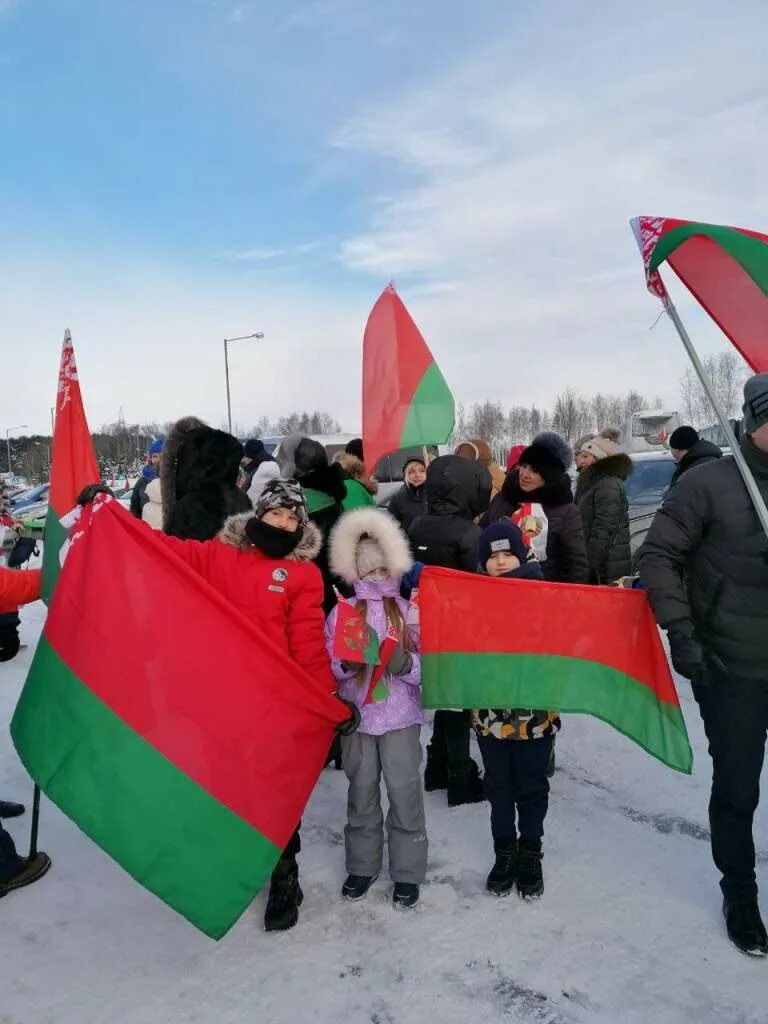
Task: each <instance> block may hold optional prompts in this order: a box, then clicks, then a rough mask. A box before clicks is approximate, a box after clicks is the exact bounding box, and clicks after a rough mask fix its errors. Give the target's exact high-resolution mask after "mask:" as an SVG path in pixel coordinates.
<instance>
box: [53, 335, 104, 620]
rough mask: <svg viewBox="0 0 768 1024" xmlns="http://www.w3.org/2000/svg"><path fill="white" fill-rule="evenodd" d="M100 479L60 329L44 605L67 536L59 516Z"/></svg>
mask: <svg viewBox="0 0 768 1024" xmlns="http://www.w3.org/2000/svg"><path fill="white" fill-rule="evenodd" d="M100 479H101V474H100V473H99V466H98V463H97V462H96V456H95V455H94V453H93V444H92V442H91V433H90V431H89V430H88V421H87V420H86V418H85V410H84V409H83V399H82V396H81V394H80V383H79V381H78V377H77V365H76V364H75V352H74V349H73V347H72V335H71V334H70V333H69V331H65V332H64V344H63V345H62V349H61V363H60V366H59V384H58V390H57V393H56V419H55V423H54V428H53V450H52V452H51V487H50V491H49V493H48V514H47V516H46V520H45V542H44V545H43V585H42V598H43V600H44V601H45V602H46V604H48V603H49V602H50V599H51V594H52V593H53V588H54V586H55V584H56V580H57V579H58V576H59V568H60V567H59V549H60V548H61V546H62V544H63V543H64V541H65V540H66V539H67V533H68V531H67V528H66V527H65V526H64V525H62V523H61V519H62V517H64V516H66V515H67V513H68V512H71V510H72V509H73V508H74V507H75V505H76V503H77V496H78V495H79V494H80V492H81V491H82V489H83V488H84V487H87V486H88V484H95V483H98V482H99V480H100Z"/></svg>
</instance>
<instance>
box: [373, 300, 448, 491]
mask: <svg viewBox="0 0 768 1024" xmlns="http://www.w3.org/2000/svg"><path fill="white" fill-rule="evenodd" d="M455 421H456V409H455V405H454V401H453V395H452V394H451V392H450V390H449V388H448V385H447V384H446V382H445V378H444V377H443V375H442V373H441V372H440V368H439V367H438V365H437V363H436V362H435V360H434V359H433V357H432V353H431V352H430V350H429V348H428V346H427V343H426V342H425V341H424V338H423V337H422V336H421V333H420V331H419V329H418V327H417V326H416V324H415V323H414V322H413V320H412V319H411V315H410V313H409V312H408V310H407V309H406V308H405V306H404V305H403V302H402V300H401V299H400V296H399V295H398V294H397V292H396V291H395V287H394V285H391V284H390V285H389V286H388V287H387V288H385V289H384V291H383V292H382V293H381V295H380V296H379V298H378V300H377V302H376V305H375V306H374V307H373V309H372V310H371V315H370V316H369V317H368V323H367V324H366V327H365V336H364V338H363V445H364V449H365V460H366V463H367V465H368V466H369V467H370V469H371V471H373V469H374V467H375V466H376V463H377V462H378V461H379V459H380V458H381V457H382V456H383V455H387V454H389V453H390V452H395V451H399V450H400V449H401V448H413V447H417V446H419V445H427V444H444V443H445V442H446V441H447V440H448V438H449V437H450V435H451V431H452V430H453V427H454V423H455Z"/></svg>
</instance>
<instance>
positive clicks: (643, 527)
mask: <svg viewBox="0 0 768 1024" xmlns="http://www.w3.org/2000/svg"><path fill="white" fill-rule="evenodd" d="M630 458H631V459H632V463H633V465H634V467H635V468H634V470H633V471H632V473H631V475H630V476H629V478H628V479H627V501H628V502H629V542H630V545H631V547H632V567H633V568H636V563H637V552H638V551H639V549H640V545H641V544H642V543H643V541H644V540H645V535H646V534H647V533H648V530H649V529H650V528H651V523H652V522H653V517H654V515H655V514H656V510H657V509H658V507H659V506H660V505H661V503H662V501H663V500H664V498H665V496H666V493H667V491H668V490H669V484H670V481H671V480H672V476H673V474H674V472H675V470H676V469H677V463H676V462H675V460H674V459H673V458H672V455H671V453H670V452H669V451H662V452H636V453H634V454H633V455H630Z"/></svg>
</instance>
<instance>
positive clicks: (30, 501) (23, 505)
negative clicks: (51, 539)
mask: <svg viewBox="0 0 768 1024" xmlns="http://www.w3.org/2000/svg"><path fill="white" fill-rule="evenodd" d="M50 487H51V485H50V484H40V485H39V486H37V487H31V488H30V489H29V490H28V491H23V492H22V493H21V494H19V495H17V496H16V497H15V498H12V499H11V508H12V510H13V514H14V515H17V514H21V513H23V512H25V510H26V509H28V508H30V507H31V506H32V505H39V504H40V502H41V501H45V502H47V501H48V491H49V490H50Z"/></svg>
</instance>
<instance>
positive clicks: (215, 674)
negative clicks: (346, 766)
mask: <svg viewBox="0 0 768 1024" xmlns="http://www.w3.org/2000/svg"><path fill="white" fill-rule="evenodd" d="M214 543H215V542H214ZM323 685H324V684H323V682H321V681H319V680H313V679H310V678H309V677H308V676H307V675H306V673H304V672H303V671H302V670H301V669H300V668H299V666H298V665H297V664H295V663H294V662H293V661H292V660H291V659H290V658H289V657H287V655H286V654H284V653H283V652H282V651H281V650H280V649H279V648H277V647H276V646H275V645H274V644H273V643H272V641H271V640H270V639H269V638H268V637H267V636H265V634H264V633H262V631H261V630H260V629H259V628H258V627H257V626H256V625H254V624H253V623H252V622H250V621H249V620H248V619H246V618H245V617H244V616H243V615H242V614H241V613H240V612H239V611H238V610H237V609H235V608H233V607H232V605H230V604H229V603H228V602H227V601H225V600H224V598H222V597H221V596H220V595H219V594H218V593H217V592H216V591H215V590H214V589H213V588H212V587H210V586H209V585H208V584H207V583H206V582H205V581H204V580H203V579H201V578H200V577H199V576H197V575H196V574H195V573H194V572H193V571H192V569H191V568H189V566H187V565H186V563H185V562H183V561H182V560H181V559H180V558H179V557H178V556H177V555H175V554H174V553H172V552H170V551H169V550H168V548H167V547H165V546H164V545H163V543H162V539H161V538H160V537H159V536H158V535H157V534H155V533H154V532H153V531H152V530H150V529H148V528H147V527H146V526H145V525H144V524H142V523H139V522H138V521H137V520H135V519H134V518H133V517H132V516H131V515H130V514H129V513H128V512H127V511H126V510H125V509H124V508H123V507H122V506H121V505H120V503H119V502H117V501H115V500H113V499H110V498H107V499H103V498H101V497H99V498H97V500H96V502H94V503H93V505H91V506H88V507H87V508H86V509H85V511H84V513H83V515H82V516H81V518H80V521H79V522H78V523H77V525H76V526H75V527H74V528H73V531H72V544H71V547H70V549H69V553H68V555H67V560H66V562H65V564H64V568H63V570H62V573H61V576H60V578H59V582H58V584H57V586H56V591H55V593H54V596H53V600H52V602H51V605H50V610H49V614H48V620H47V622H46V625H45V629H44V631H43V635H42V637H41V639H40V643H39V645H38V648H37V652H36V654H35V657H34V660H33V662H32V667H31V669H30V672H29V675H28V677H27V681H26V684H25V686H24V690H23V691H22V694H21V697H20V699H19V704H18V706H17V708H16V712H15V714H14V716H13V722H12V725H11V733H12V736H13V741H14V743H15V745H16V749H17V750H18V752H19V756H20V757H21V760H22V761H23V763H24V765H25V767H26V768H27V770H28V772H29V773H30V775H31V776H32V777H33V779H34V780H35V781H36V782H37V783H38V785H39V786H40V788H41V789H42V790H43V791H44V792H45V793H46V794H47V795H48V796H49V797H50V799H51V800H53V801H54V803H56V804H58V806H59V807H60V808H61V809H62V810H63V811H64V813H65V814H67V815H68V816H69V817H70V818H72V819H73V821H75V823H76V824H77V825H78V826H79V827H80V828H81V829H82V830H83V831H84V832H85V833H86V834H87V835H88V836H90V837H91V838H92V839H93V840H94V841H95V842H97V843H98V844H99V845H100V846H101V847H103V849H104V850H106V851H107V853H109V854H110V855H111V856H112V857H114V859H115V860H116V861H117V862H118V863H119V864H121V865H122V866H123V867H124V868H125V869H126V871H128V872H129V873H130V874H131V875H133V877H134V878H136V879H137V880H138V881H139V882H141V884H142V885H144V886H146V887H147V888H148V889H151V890H152V892H155V893H157V895H158V896H160V897H161V898H162V899H163V900H165V901H166V902H167V903H168V904H170V906H172V907H173V908H174V909H175V910H177V911H178V912H179V913H180V914H183V915H184V916H185V917H186V918H188V919H189V920H190V921H191V922H192V923H193V924H195V925H197V927H198V928H200V929H202V931H204V932H205V933H206V934H207V935H210V936H212V937H213V938H220V937H221V936H222V935H224V933H225V932H226V931H227V930H228V929H229V928H230V927H231V926H232V924H234V922H235V921H236V920H237V918H238V917H239V916H240V914H241V913H242V912H243V911H244V910H245V908H246V907H247V906H248V904H249V903H250V902H251V900H252V899H253V897H254V895H255V894H256V893H257V892H258V890H259V889H260V888H261V886H262V885H263V884H264V882H265V881H266V879H268V878H269V875H270V873H271V871H272V869H273V867H274V865H275V863H276V861H277V859H278V857H279V855H280V851H281V850H282V848H283V847H284V846H285V844H286V842H287V841H288V839H289V838H290V836H291V833H292V832H293V830H294V828H295V827H296V825H297V823H298V821H299V819H300V817H301V814H302V811H303V810H304V807H305V805H306V802H307V800H308V799H309V796H310V793H311V792H312V787H313V786H314V784H315V782H316V780H317V777H318V775H319V774H320V772H321V770H322V768H323V764H324V763H325V758H326V755H327V753H328V747H329V746H330V742H331V738H332V735H333V727H334V725H335V724H336V723H337V722H339V721H343V720H344V719H345V718H346V717H347V716H348V711H347V709H346V708H345V707H344V706H343V705H342V704H341V703H340V702H339V701H338V700H336V698H335V697H333V696H332V695H331V693H330V692H328V691H327V690H326V689H323Z"/></svg>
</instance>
